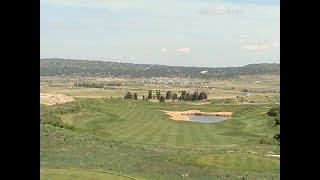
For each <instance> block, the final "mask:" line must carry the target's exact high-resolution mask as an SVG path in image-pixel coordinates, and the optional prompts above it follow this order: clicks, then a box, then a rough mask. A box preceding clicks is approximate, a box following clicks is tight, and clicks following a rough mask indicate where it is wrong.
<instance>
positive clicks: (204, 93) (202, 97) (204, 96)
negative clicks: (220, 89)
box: [199, 91, 208, 100]
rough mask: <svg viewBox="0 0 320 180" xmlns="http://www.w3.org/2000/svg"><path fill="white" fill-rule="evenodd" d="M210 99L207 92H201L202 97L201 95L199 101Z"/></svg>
mask: <svg viewBox="0 0 320 180" xmlns="http://www.w3.org/2000/svg"><path fill="white" fill-rule="evenodd" d="M207 98H208V95H207V93H206V92H204V91H203V92H201V93H200V95H199V100H202V99H207Z"/></svg>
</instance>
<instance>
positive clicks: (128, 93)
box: [124, 92, 133, 99]
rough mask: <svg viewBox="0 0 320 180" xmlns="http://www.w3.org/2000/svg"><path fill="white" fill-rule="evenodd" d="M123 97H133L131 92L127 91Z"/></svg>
mask: <svg viewBox="0 0 320 180" xmlns="http://www.w3.org/2000/svg"><path fill="white" fill-rule="evenodd" d="M124 99H133V96H132V94H131V92H127V93H126V95H124Z"/></svg>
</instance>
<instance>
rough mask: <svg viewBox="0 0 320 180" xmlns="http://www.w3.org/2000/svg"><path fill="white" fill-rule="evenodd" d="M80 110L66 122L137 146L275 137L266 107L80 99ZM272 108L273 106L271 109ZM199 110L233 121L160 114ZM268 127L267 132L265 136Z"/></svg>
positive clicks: (255, 140)
mask: <svg viewBox="0 0 320 180" xmlns="http://www.w3.org/2000/svg"><path fill="white" fill-rule="evenodd" d="M75 103H76V104H77V107H81V110H79V112H76V113H68V114H62V115H60V116H59V117H60V118H61V120H62V121H63V122H66V123H69V124H71V125H73V126H75V127H77V128H80V129H86V130H93V131H95V132H96V133H105V134H110V138H112V139H116V140H121V141H126V142H135V143H144V144H160V145H168V146H214V145H230V144H236V145H238V146H241V145H248V144H252V143H259V141H260V139H261V137H263V136H264V135H266V133H267V134H275V133H276V131H278V130H277V128H274V127H272V123H270V122H269V121H272V120H271V118H269V117H267V116H266V115H265V112H267V110H268V108H266V107H265V105H214V104H206V105H190V104H182V103H177V104H162V103H152V102H145V101H135V100H120V99H78V101H77V102H73V103H69V104H75ZM270 106H272V105H270ZM160 109H163V110H177V111H182V110H189V109H199V110H201V111H204V112H206V111H207V112H212V111H231V112H233V113H234V115H233V118H232V119H231V120H227V121H223V122H220V123H215V124H202V123H194V122H183V121H173V120H170V119H169V118H168V116H167V115H165V114H164V113H162V112H160V111H158V110H160ZM266 123H268V129H267V130H268V131H267V132H266Z"/></svg>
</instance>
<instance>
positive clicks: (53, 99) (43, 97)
mask: <svg viewBox="0 0 320 180" xmlns="http://www.w3.org/2000/svg"><path fill="white" fill-rule="evenodd" d="M73 100H74V99H73V97H71V96H66V95H63V94H56V93H40V103H41V104H45V105H54V104H63V103H66V102H71V101H73Z"/></svg>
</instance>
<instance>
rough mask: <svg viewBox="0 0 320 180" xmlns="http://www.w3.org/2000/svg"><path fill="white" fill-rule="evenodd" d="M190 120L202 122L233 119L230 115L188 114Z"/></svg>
mask: <svg viewBox="0 0 320 180" xmlns="http://www.w3.org/2000/svg"><path fill="white" fill-rule="evenodd" d="M187 117H188V119H189V121H192V122H200V123H216V122H220V121H225V120H228V119H231V117H229V116H215V115H187Z"/></svg>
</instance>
